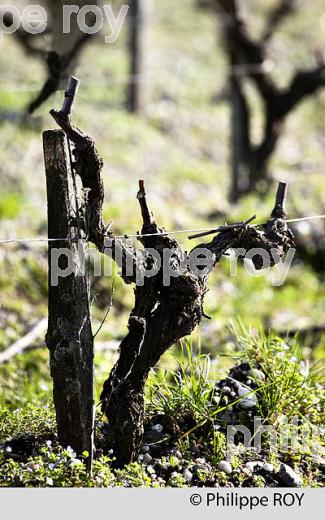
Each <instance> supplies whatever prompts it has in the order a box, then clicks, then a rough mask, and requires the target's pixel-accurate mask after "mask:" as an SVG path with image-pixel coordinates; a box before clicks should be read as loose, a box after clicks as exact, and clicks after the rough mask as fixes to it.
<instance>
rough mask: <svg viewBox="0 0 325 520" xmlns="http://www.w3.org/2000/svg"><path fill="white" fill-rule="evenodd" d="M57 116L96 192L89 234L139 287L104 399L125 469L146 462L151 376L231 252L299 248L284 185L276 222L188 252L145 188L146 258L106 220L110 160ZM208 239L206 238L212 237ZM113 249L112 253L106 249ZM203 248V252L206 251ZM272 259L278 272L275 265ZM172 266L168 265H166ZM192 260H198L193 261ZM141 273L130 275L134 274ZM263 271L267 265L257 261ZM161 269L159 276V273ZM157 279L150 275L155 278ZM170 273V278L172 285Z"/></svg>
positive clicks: (197, 314) (198, 310)
mask: <svg viewBox="0 0 325 520" xmlns="http://www.w3.org/2000/svg"><path fill="white" fill-rule="evenodd" d="M52 115H53V117H54V118H55V120H56V121H57V122H58V124H59V125H60V126H61V128H62V129H63V130H64V131H65V132H66V134H67V136H68V138H69V139H70V140H71V141H72V143H74V145H75V152H76V153H75V155H76V159H77V164H76V166H75V167H76V171H77V172H78V174H79V176H80V178H81V181H82V183H83V186H84V188H86V189H87V192H88V203H87V205H86V208H85V211H86V219H85V220H86V223H87V228H86V230H85V231H86V233H87V236H89V239H90V240H91V241H92V242H93V243H94V244H95V245H96V246H97V248H98V249H99V250H100V251H101V252H103V253H105V254H108V255H110V256H111V257H112V258H114V259H115V260H116V261H117V262H118V263H119V266H120V268H121V276H122V278H123V279H124V281H125V282H126V283H132V284H134V285H135V304H134V308H133V310H132V313H131V315H130V318H129V324H128V327H129V331H128V334H127V336H126V337H125V338H124V339H123V340H122V342H121V345H120V350H119V352H120V355H119V358H118V361H117V362H116V364H115V366H114V367H113V369H112V371H111V373H110V375H109V378H108V379H107V381H106V382H105V384H104V388H103V391H102V395H101V401H102V410H103V412H104V413H105V414H106V416H107V418H108V421H109V440H110V443H111V446H112V447H113V450H114V455H115V457H116V464H117V465H118V466H123V465H124V464H126V463H128V462H131V461H132V460H134V459H135V458H136V456H137V455H138V451H139V448H140V445H141V439H142V435H143V420H144V387H145V383H146V380H147V377H148V374H149V372H150V370H151V368H152V367H154V366H155V365H156V363H157V362H158V361H159V359H160V357H161V356H162V355H163V354H164V352H165V351H166V350H167V349H168V348H169V347H170V346H172V345H173V344H175V343H176V342H177V341H178V340H179V339H180V338H183V337H184V336H187V335H189V334H191V332H192V331H193V329H194V328H195V327H196V326H197V325H198V324H199V323H200V321H201V319H202V317H203V316H204V312H203V303H204V296H205V294H206V291H207V284H208V276H209V273H210V272H211V270H212V269H213V268H214V266H215V265H216V264H217V263H218V262H219V260H220V258H221V256H222V255H223V254H224V253H225V252H226V251H227V250H228V249H230V248H241V249H243V248H244V249H245V250H249V249H251V248H262V249H263V250H265V251H266V252H268V253H270V251H271V250H272V249H274V250H275V251H276V253H277V261H280V260H281V258H282V257H283V255H285V254H286V252H287V250H288V248H289V247H290V246H291V245H292V236H291V234H290V232H289V231H288V229H287V226H286V224H285V222H284V220H283V219H284V216H285V212H284V208H283V205H284V198H285V192H284V191H283V187H284V186H280V189H279V192H278V196H277V200H276V206H275V208H274V210H273V212H272V215H271V219H270V220H269V222H268V223H267V224H266V226H265V231H264V232H261V231H259V230H258V229H257V228H255V227H252V226H249V225H248V223H244V222H240V223H238V224H235V225H232V226H224V227H223V228H222V229H220V231H219V233H218V234H216V235H215V237H214V238H213V240H212V241H211V242H208V243H206V244H201V245H200V246H197V247H195V248H194V249H193V250H192V251H191V252H190V253H186V252H184V251H183V250H182V248H181V247H180V245H179V244H178V242H177V241H176V240H175V239H172V238H170V237H169V236H168V234H166V233H165V232H164V230H163V229H162V228H159V227H158V225H157V224H156V223H155V221H154V220H153V217H152V214H151V212H150V211H149V208H148V205H147V199H146V193H145V190H144V183H143V181H140V185H139V192H138V196H137V198H138V201H139V204H140V209H141V215H142V220H143V226H142V230H141V235H139V236H138V239H139V240H140V242H141V243H142V245H143V246H144V251H143V250H142V253H141V254H139V251H138V250H135V249H134V248H132V247H128V246H127V245H126V244H125V243H124V242H123V241H121V240H120V239H117V238H115V237H114V236H113V234H112V233H111V232H110V231H107V228H105V226H104V224H103V221H102V214H101V209H102V204H103V193H104V192H103V185H102V180H101V175H100V174H101V168H102V164H103V163H102V160H101V159H100V157H99V155H98V152H97V151H96V148H95V144H94V142H93V141H92V139H91V138H90V137H89V136H87V135H86V134H83V133H82V132H81V131H80V130H78V129H77V128H75V127H74V126H73V125H72V123H71V120H70V118H69V117H66V116H65V115H64V114H62V113H61V112H55V111H52ZM205 234H206V233H205ZM107 243H109V246H110V247H105V245H107ZM200 248H201V249H200ZM194 253H195V254H197V255H199V256H200V255H201V258H202V255H205V257H207V254H208V253H209V254H210V260H209V261H208V262H207V265H206V266H205V267H203V266H201V267H199V268H196V267H197V265H198V264H197V263H196V264H195V263H194V265H193V262H192V260H193V257H192V255H194ZM274 258H275V256H274V255H272V258H271V265H272V263H273V264H274V263H275V260H274ZM166 259H167V260H166ZM191 259H192V260H191ZM130 260H131V265H132V266H133V268H134V269H133V271H132V272H131V273H130V272H129V271H128V269H127V268H128V267H129V266H130ZM253 261H254V264H255V267H256V268H257V269H260V268H261V267H262V264H261V259H260V258H258V257H257V258H256V257H254V260H253ZM153 267H156V270H155V272H154V273H152V268H153ZM149 272H150V273H151V275H150V276H148V273H149ZM166 273H167V275H168V276H167V278H166Z"/></svg>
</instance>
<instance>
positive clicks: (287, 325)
mask: <svg viewBox="0 0 325 520" xmlns="http://www.w3.org/2000/svg"><path fill="white" fill-rule="evenodd" d="M247 4H248V6H249V9H248V16H249V20H250V28H251V30H252V34H254V35H258V34H259V33H260V31H261V27H262V26H263V21H264V20H265V16H267V13H268V12H269V10H270V9H271V8H272V6H274V4H275V2H274V1H273V0H264V1H263V2H262V1H261V0H249V2H247ZM17 5H20V2H17ZM22 5H23V4H22ZM324 13H325V12H324V3H323V2H322V0H314V1H313V3H312V6H311V4H310V2H307V1H302V2H300V7H299V10H298V11H297V13H296V14H294V15H293V16H290V17H288V18H287V19H286V20H285V21H284V23H283V24H282V25H281V27H280V28H279V29H278V30H277V35H276V38H275V39H274V42H272V44H271V46H270V57H271V59H273V60H274V63H275V68H274V76H275V78H276V79H277V81H278V82H279V84H280V85H281V84H285V83H286V82H287V80H288V78H290V77H291V76H292V74H293V72H294V71H295V70H296V69H297V68H304V67H308V66H310V63H311V60H312V59H313V58H312V51H313V49H314V48H316V47H317V48H318V47H322V46H324V44H325V14H324ZM222 23H223V22H222V19H219V21H217V19H216V17H215V15H214V14H213V13H212V12H211V11H209V10H206V9H202V8H200V7H199V5H198V4H197V3H196V2H195V1H194V0H182V1H181V2H173V1H171V0H164V1H162V0H152V2H151V14H150V31H149V44H148V46H147V48H146V61H147V67H146V70H147V76H146V78H145V82H146V88H147V91H148V103H147V105H146V109H145V114H143V115H136V114H131V113H129V112H128V111H127V110H126V109H125V92H126V87H127V85H128V74H129V55H128V45H127V41H128V28H127V25H126V26H125V27H124V28H123V30H122V32H121V34H120V36H119V38H118V41H117V42H116V43H115V44H113V45H108V44H105V43H104V35H105V34H106V33H105V29H104V30H103V34H101V35H100V36H99V37H98V38H96V39H94V41H93V42H91V43H90V44H89V45H88V46H87V47H86V48H85V50H84V52H83V53H82V55H81V58H80V61H79V66H78V70H77V76H78V77H79V78H80V80H81V89H80V93H79V96H78V101H77V106H76V111H75V120H76V123H77V124H78V126H80V128H82V129H84V130H85V131H87V132H88V133H89V134H90V135H91V136H92V137H93V138H94V139H95V141H96V143H97V146H98V149H99V151H100V153H101V155H102V156H103V158H104V160H105V166H104V171H103V178H104V182H105V189H106V192H107V196H106V203H105V208H104V217H105V219H106V221H107V222H108V221H110V220H113V221H114V227H113V230H114V233H116V234H125V233H128V234H134V233H136V231H137V230H138V229H139V228H140V226H141V220H140V215H139V211H138V206H137V201H136V191H137V181H138V179H139V178H143V179H144V180H145V182H146V187H147V192H148V198H149V201H150V207H151V208H152V209H153V211H154V214H155V216H156V217H157V220H158V222H159V223H160V224H162V225H164V226H165V228H166V229H168V230H176V229H191V228H205V227H209V226H211V227H216V226H218V225H220V224H223V223H224V222H225V221H228V222H230V221H236V220H243V219H246V218H248V217H250V216H251V215H252V214H255V213H256V214H257V216H258V222H264V221H265V219H266V217H267V216H268V215H269V213H270V210H271V209H272V207H273V201H274V192H275V189H276V185H277V181H278V180H283V181H286V182H288V183H289V197H288V203H287V209H288V218H294V217H299V216H305V215H314V214H323V213H325V183H324V171H323V169H324V150H325V134H324V112H325V92H324V91H320V92H319V93H318V94H317V95H315V96H313V97H310V98H308V99H306V101H304V102H303V103H302V104H301V105H300V106H299V107H298V108H297V109H296V110H295V111H294V112H293V113H292V115H291V116H290V118H289V119H288V121H287V125H286V131H285V133H284V136H283V137H282V139H281V141H280V144H279V147H278V149H277V151H276V153H275V154H274V156H273V158H272V163H271V168H270V169H271V172H272V176H273V178H274V182H273V185H272V186H271V188H270V190H269V193H268V194H267V195H265V196H263V197H262V196H260V195H257V194H255V193H250V194H249V195H247V196H245V197H243V198H241V200H240V201H239V202H238V203H237V204H230V203H229V202H227V201H228V192H229V186H230V166H229V156H230V150H229V133H230V108H229V102H228V100H227V95H226V90H227V77H228V65H227V57H226V55H225V52H224V48H223V45H222V41H221V30H222ZM0 70H1V76H0V156H1V161H0V178H1V188H0V229H1V237H0V238H3V239H5V238H9V237H19V238H20V237H21V238H25V237H30V238H33V237H38V236H46V232H47V215H46V193H45V174H44V165H43V153H42V141H41V133H42V131H43V130H45V129H48V128H53V120H52V119H51V117H50V116H49V114H48V111H49V109H50V108H52V107H55V108H59V107H60V106H61V102H62V92H59V93H57V94H55V95H54V96H52V97H51V99H50V100H49V101H48V102H46V103H45V104H44V105H43V106H42V107H41V108H40V109H39V110H38V111H37V112H36V113H35V114H34V116H33V117H24V116H23V113H24V110H25V107H26V106H27V104H28V103H29V102H30V100H31V98H32V97H34V96H35V94H36V93H37V91H38V90H39V88H40V86H41V84H42V82H43V81H44V78H45V69H44V67H43V65H42V63H41V62H40V61H38V60H37V59H33V58H26V55H25V54H24V52H23V51H22V50H21V47H20V46H19V45H17V42H16V40H15V38H14V37H13V36H5V37H4V41H3V43H2V44H1V45H0ZM251 103H252V104H253V106H255V107H256V110H257V116H256V120H255V119H254V123H255V124H254V126H255V128H254V132H256V135H254V138H255V139H258V137H259V135H260V132H261V128H262V120H261V117H260V116H261V107H260V105H259V100H258V99H257V98H255V96H254V93H253V92H251ZM324 225H325V224H324V220H323V221H318V222H314V223H307V222H302V223H301V225H300V231H301V233H304V234H306V235H308V233H309V232H310V229H311V226H316V227H317V228H318V229H319V230H320V232H325V229H324ZM180 240H181V242H182V243H183V245H184V247H185V248H186V246H189V242H188V241H187V236H186V235H182V236H181V238H180ZM324 248H325V244H324ZM106 261H107V262H108V261H109V260H105V262H106ZM89 273H90V274H89V277H90V293H91V301H92V302H93V303H92V317H93V328H94V331H96V329H97V327H98V326H99V325H100V323H101V320H102V319H103V317H104V315H105V312H106V309H107V306H108V304H109V302H110V299H111V292H112V280H111V279H110V278H108V277H105V276H103V277H100V278H98V277H97V278H94V277H92V275H91V266H89ZM132 301H133V291H132V288H128V287H126V286H125V285H123V283H122V282H121V281H120V280H119V277H118V275H116V276H115V291H114V297H113V306H112V309H111V311H110V313H109V315H108V318H107V320H106V322H105V325H104V326H103V328H102V329H101V331H100V333H99V334H98V336H97V337H96V344H97V353H96V384H97V387H98V389H100V387H101V384H102V382H103V380H104V378H105V376H106V375H107V373H108V371H109V369H110V367H111V366H112V363H113V361H114V359H115V356H116V354H115V352H116V348H117V346H118V343H119V341H120V339H121V338H122V337H123V335H124V334H125V332H126V327H127V318H128V315H129V312H130V310H131V308H132ZM205 312H206V314H208V315H209V316H211V318H212V319H211V320H210V321H208V320H205V321H204V322H203V324H202V325H201V327H200V329H199V330H198V331H197V332H196V338H198V337H199V338H200V341H201V345H202V349H203V351H204V352H210V353H211V355H212V356H213V358H214V360H215V361H214V364H213V366H214V369H215V370H216V372H218V373H222V372H223V371H224V370H225V369H226V368H227V367H229V366H230V365H232V364H233V358H234V357H235V356H236V345H235V343H234V339H233V335H232V332H231V329H230V327H229V326H230V321H231V320H233V321H238V320H240V321H241V322H242V323H243V324H244V325H245V326H247V327H252V328H253V329H254V328H260V327H263V328H264V329H266V330H267V329H269V328H271V329H273V330H274V331H276V332H278V333H282V334H285V332H286V331H289V330H290V331H291V330H296V329H308V328H311V327H319V328H320V329H321V328H322V327H323V326H324V327H325V286H324V284H323V279H322V274H321V273H317V272H315V271H313V270H312V268H311V267H310V266H309V265H308V264H304V263H303V262H302V261H299V259H298V258H297V259H296V261H295V263H294V266H293V267H292V268H291V269H290V271H289V274H288V277H287V279H286V281H285V283H284V285H283V286H281V287H274V286H272V283H271V274H270V273H269V274H268V275H263V276H259V277H256V276H255V277H252V276H249V275H248V274H247V272H246V270H245V269H244V268H243V267H239V269H238V274H237V276H236V277H230V275H229V261H228V260H227V259H226V258H225V259H224V260H223V261H222V263H221V264H220V265H219V266H218V268H217V269H216V270H215V272H214V273H213V276H212V277H211V280H210V291H209V293H208V295H207V298H206V308H205ZM46 315H47V248H46V246H45V245H44V244H35V243H28V242H26V243H24V244H10V245H9V244H8V245H2V244H0V351H4V350H5V349H7V348H8V347H9V346H10V345H11V344H12V343H13V342H15V341H16V340H17V339H18V338H20V337H22V336H24V335H25V334H26V332H27V331H28V330H30V329H31V328H32V326H33V325H34V324H35V323H37V322H38V321H39V320H41V319H42V318H44V317H46ZM324 340H325V334H324V333H322V332H321V331H320V332H318V333H317V334H316V335H315V334H312V333H311V334H309V335H307V336H306V335H304V336H303V337H302V341H301V344H302V348H303V355H304V357H305V358H306V359H310V360H311V361H314V360H317V359H320V358H321V357H323V356H324V348H325V342H324ZM32 346H33V347H37V348H33V349H31V350H30V351H28V352H25V353H23V354H21V355H19V356H16V357H15V358H13V359H12V360H11V361H10V362H9V363H7V364H3V365H2V366H0V403H1V404H2V405H4V406H6V407H9V408H11V409H14V408H17V407H24V406H25V405H26V403H28V402H33V403H34V404H37V405H38V404H40V405H45V404H46V403H47V402H48V401H49V399H50V398H51V381H50V376H49V369H48V353H47V350H46V348H45V344H44V341H43V340H42V339H40V340H36V341H35V343H34V344H33V345H32ZM175 348H177V347H175ZM170 363H172V358H171V353H167V354H166V355H165V356H164V357H163V359H162V360H161V364H162V365H163V366H168V365H170Z"/></svg>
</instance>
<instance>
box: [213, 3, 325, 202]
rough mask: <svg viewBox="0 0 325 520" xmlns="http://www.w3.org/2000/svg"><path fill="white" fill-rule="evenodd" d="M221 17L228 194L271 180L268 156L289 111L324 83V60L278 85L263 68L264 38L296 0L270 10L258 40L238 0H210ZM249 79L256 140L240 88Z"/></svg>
mask: <svg viewBox="0 0 325 520" xmlns="http://www.w3.org/2000/svg"><path fill="white" fill-rule="evenodd" d="M211 5H213V6H214V8H215V9H216V11H217V14H218V15H219V16H220V17H221V19H222V22H223V23H222V26H223V41H224V44H225V48H226V49H227V53H228V57H229V67H230V75H231V79H230V92H231V96H230V99H231V103H232V111H233V117H232V133H231V150H232V152H231V153H232V185H231V193H230V199H231V200H232V201H236V200H238V199H239V198H240V196H241V195H243V194H245V193H248V192H250V191H252V190H256V189H258V187H259V184H261V181H264V185H268V184H269V182H270V172H269V162H270V159H271V157H272V154H273V153H274V151H275V149H276V146H277V143H278V140H279V138H280V136H281V134H282V132H283V128H284V124H285V121H286V118H287V117H288V115H289V114H290V113H291V112H292V111H293V110H294V109H295V108H296V106H297V105H298V104H299V103H300V102H301V101H303V100H304V99H305V98H306V97H308V96H311V95H313V94H314V93H315V92H316V91H317V90H318V89H320V88H321V87H323V86H324V85H325V65H324V62H323V61H322V60H319V61H318V63H317V66H316V67H314V68H311V69H310V70H305V71H298V72H297V73H296V74H295V75H294V77H293V78H292V80H291V82H290V84H289V86H288V87H287V88H285V89H280V88H279V87H278V86H277V85H276V83H275V82H274V81H273V79H272V77H271V74H270V71H268V70H267V66H266V65H267V61H266V59H267V44H268V42H269V40H270V38H271V37H272V36H273V35H274V32H275V29H276V28H277V27H278V25H279V24H280V23H281V22H282V21H283V19H284V18H285V17H286V16H288V15H290V14H291V13H293V12H294V10H295V9H296V2H295V0H281V1H279V4H278V5H277V6H276V7H275V9H274V11H273V12H271V14H270V16H269V20H268V23H267V25H266V28H265V31H264V34H263V35H262V37H261V39H260V40H259V41H256V40H254V39H253V38H252V37H251V36H250V34H249V28H248V25H247V22H246V20H245V17H244V16H243V14H242V12H241V9H240V0H213V3H212V4H211V3H210V6H211ZM246 80H249V81H250V82H251V83H252V84H253V85H254V86H255V88H256V90H257V92H258V94H259V95H260V97H261V99H262V102H263V105H264V132H263V136H262V139H261V141H260V143H258V144H257V145H255V144H254V143H253V142H252V139H251V135H250V120H251V114H250V108H249V101H248V98H247V95H246V94H245V91H244V82H245V81H246Z"/></svg>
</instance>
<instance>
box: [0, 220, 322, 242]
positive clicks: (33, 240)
mask: <svg viewBox="0 0 325 520" xmlns="http://www.w3.org/2000/svg"><path fill="white" fill-rule="evenodd" d="M323 218H325V215H312V216H310V217H300V218H294V219H289V220H285V221H284V222H286V223H287V224H291V223H294V222H303V221H305V220H316V219H323ZM225 226H227V224H225ZM261 226H264V224H253V225H252V227H261ZM221 227H223V226H221ZM204 231H211V228H200V229H177V230H176V231H161V232H160V233H148V234H141V233H137V234H132V235H129V234H127V233H125V234H124V235H112V236H111V237H110V236H109V235H107V238H108V239H109V238H112V239H115V238H121V239H123V238H124V239H127V238H144V237H156V236H161V235H163V236H164V235H181V234H185V233H196V232H197V233H200V232H204ZM215 232H216V233H217V232H218V231H217V230H215ZM69 240H71V239H70V238H45V237H37V238H9V239H5V240H0V244H24V243H28V242H68V241H69ZM80 240H87V239H80Z"/></svg>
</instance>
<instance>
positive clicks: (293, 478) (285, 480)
mask: <svg viewBox="0 0 325 520" xmlns="http://www.w3.org/2000/svg"><path fill="white" fill-rule="evenodd" d="M278 477H279V479H280V481H281V483H282V484H283V485H284V486H285V487H300V486H301V485H302V480H301V477H300V475H298V474H297V473H296V472H295V471H294V470H293V469H292V468H291V467H290V466H288V465H287V464H281V466H280V471H279V472H278Z"/></svg>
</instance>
